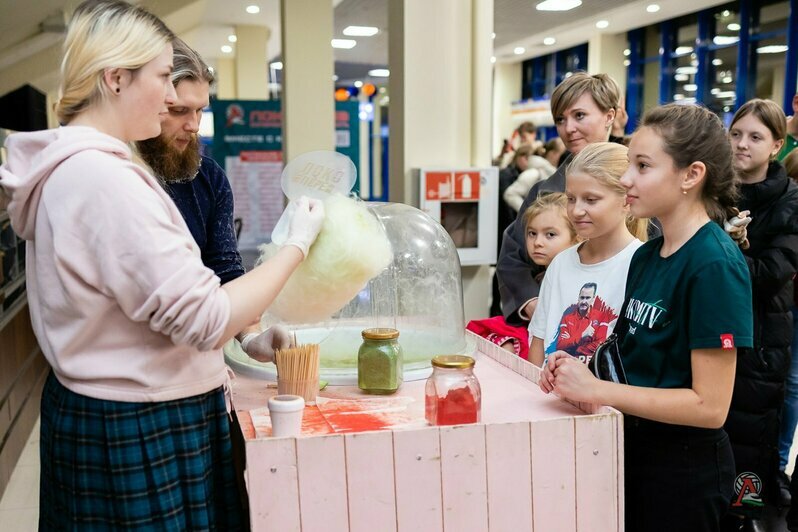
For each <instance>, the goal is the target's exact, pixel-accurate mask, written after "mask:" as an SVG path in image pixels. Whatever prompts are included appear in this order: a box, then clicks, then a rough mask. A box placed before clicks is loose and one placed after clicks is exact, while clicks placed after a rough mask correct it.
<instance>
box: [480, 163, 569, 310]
mask: <svg viewBox="0 0 798 532" xmlns="http://www.w3.org/2000/svg"><path fill="white" fill-rule="evenodd" d="M571 159H572V156H571V155H569V156H568V157H567V158H566V159H565V161H564V162H563V163H562V164H560V166H559V167H557V171H556V172H554V173H553V174H551V176H549V178H548V179H544V180H543V181H538V182H537V183H535V185H534V186H533V187H532V188H531V189H530V190H529V194H527V196H526V199H525V200H524V203H523V205H521V208H520V209H519V210H518V214H517V216H516V218H515V221H514V222H513V223H511V224H510V225H509V227H507V229H506V230H505V231H504V237H503V238H502V241H501V242H502V244H501V250H500V251H499V258H498V262H497V264H496V273H497V275H498V276H499V292H500V293H501V300H502V312H503V313H504V318H505V320H506V321H507V323H509V324H510V325H523V324H524V320H522V319H521V317H520V316H519V315H518V309H519V308H521V305H523V304H524V303H526V302H527V301H529V300H530V299H531V298H533V297H537V295H538V292H540V284H539V283H538V282H537V281H536V280H535V276H536V275H537V274H539V273H540V272H541V271H543V268H541V267H540V266H538V265H536V264H535V263H534V262H532V261H531V260H530V259H529V255H528V254H527V251H526V228H525V227H524V223H523V216H524V212H526V209H527V207H529V205H530V204H531V203H532V202H533V201H535V199H537V197H538V194H541V193H547V192H563V191H565V167H566V166H568V163H569V162H570V161H571Z"/></svg>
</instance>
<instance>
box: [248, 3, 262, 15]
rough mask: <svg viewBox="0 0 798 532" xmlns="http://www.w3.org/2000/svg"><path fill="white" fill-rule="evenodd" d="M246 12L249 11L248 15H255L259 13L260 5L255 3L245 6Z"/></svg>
mask: <svg viewBox="0 0 798 532" xmlns="http://www.w3.org/2000/svg"><path fill="white" fill-rule="evenodd" d="M247 13H249V14H250V15H257V14H258V13H260V7H258V6H256V5H251V6H247Z"/></svg>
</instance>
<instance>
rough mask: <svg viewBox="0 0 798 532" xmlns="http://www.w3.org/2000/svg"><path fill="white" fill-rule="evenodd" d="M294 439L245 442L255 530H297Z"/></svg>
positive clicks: (252, 518) (299, 528)
mask: <svg viewBox="0 0 798 532" xmlns="http://www.w3.org/2000/svg"><path fill="white" fill-rule="evenodd" d="M295 441H296V440H295V439H294V438H274V439H263V440H258V441H249V442H247V443H246V444H245V447H246V455H247V466H246V468H247V469H246V472H245V477H246V480H247V492H248V493H249V517H250V522H251V523H250V524H251V528H252V530H253V531H255V532H257V531H261V530H263V531H269V530H281V531H283V530H285V531H286V532H299V531H300V530H301V525H300V517H299V482H298V476H297V456H296V444H295Z"/></svg>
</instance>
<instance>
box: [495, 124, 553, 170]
mask: <svg viewBox="0 0 798 532" xmlns="http://www.w3.org/2000/svg"><path fill="white" fill-rule="evenodd" d="M537 137H538V129H537V127H535V124H533V123H532V122H523V123H521V125H519V126H518V127H517V128H515V130H514V131H513V134H512V135H511V136H510V139H509V140H505V145H504V148H503V150H502V155H501V156H500V157H499V164H498V165H497V166H498V167H499V169H502V170H503V169H504V168H507V166H509V165H510V164H511V163H512V162H513V161H514V158H515V152H516V151H517V150H518V148H520V147H521V146H531V147H532V149H533V150H536V149H537V148H539V147H540V146H542V145H543V143H542V142H540V141H539V140H537Z"/></svg>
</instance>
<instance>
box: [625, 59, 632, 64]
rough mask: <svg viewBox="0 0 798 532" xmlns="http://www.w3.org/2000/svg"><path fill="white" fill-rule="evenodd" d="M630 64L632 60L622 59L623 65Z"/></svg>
mask: <svg viewBox="0 0 798 532" xmlns="http://www.w3.org/2000/svg"><path fill="white" fill-rule="evenodd" d="M631 64H632V62H631V61H629V60H628V59H624V60H623V66H629V65H631Z"/></svg>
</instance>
